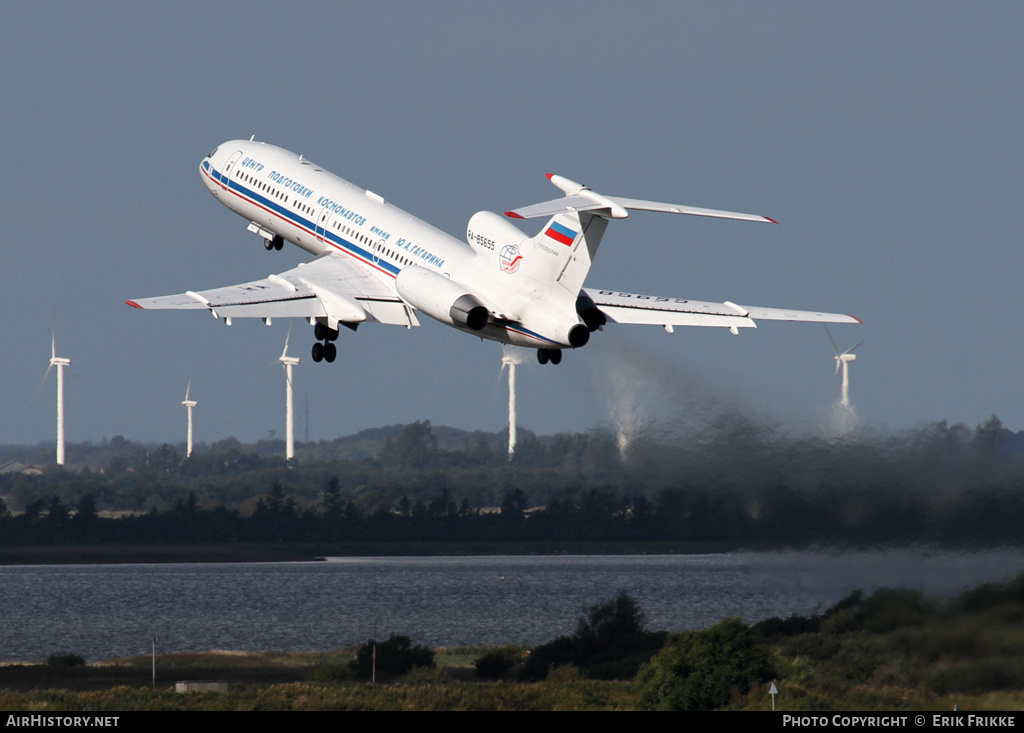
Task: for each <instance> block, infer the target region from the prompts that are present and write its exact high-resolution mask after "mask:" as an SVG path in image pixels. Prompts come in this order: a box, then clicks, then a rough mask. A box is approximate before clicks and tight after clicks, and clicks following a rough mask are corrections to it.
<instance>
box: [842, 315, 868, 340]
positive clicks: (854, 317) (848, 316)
mask: <svg viewBox="0 0 1024 733" xmlns="http://www.w3.org/2000/svg"><path fill="white" fill-rule="evenodd" d="M846 317H847V318H852V319H853V320H855V321H856V322H857V323H864V321H862V320H861V319H859V318H857V316H851V315H850V314H849V313H847V314H846ZM859 345H860V344H858V346H859Z"/></svg>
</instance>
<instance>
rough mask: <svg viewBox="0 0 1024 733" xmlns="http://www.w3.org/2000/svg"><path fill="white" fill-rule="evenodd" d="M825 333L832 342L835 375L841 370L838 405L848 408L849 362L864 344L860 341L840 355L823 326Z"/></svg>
mask: <svg viewBox="0 0 1024 733" xmlns="http://www.w3.org/2000/svg"><path fill="white" fill-rule="evenodd" d="M825 333H827V334H828V340H829V341H831V342H832V350H833V351H834V352H836V357H835V358H836V374H837V375H838V374H839V369H840V368H842V370H843V386H842V390H841V392H840V397H839V404H840V405H842V406H843V407H849V406H850V362H851V361H856V360H857V355H856V354H854V353H853V350H854V349H856V348H857V346H860V344H862V343H864V342H863V341H861V342H860V343H858V344H857V345H856V346H851V347H850V348H848V349H847V350H846V351H843V352H842V353H840V351H839V347H838V346H836V340H835V339H834V338H832V332H831V331H829V330H828V326H825Z"/></svg>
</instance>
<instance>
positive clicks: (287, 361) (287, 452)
mask: <svg viewBox="0 0 1024 733" xmlns="http://www.w3.org/2000/svg"><path fill="white" fill-rule="evenodd" d="M291 337H292V329H291V326H289V327H288V335H287V336H285V338H284V350H283V351H282V352H281V356H279V357H278V359H277V361H279V362H281V365H282V366H283V367H284V377H285V395H286V399H285V411H286V416H285V439H284V457H285V459H286V460H287V461H288V462H289V463H290V462H291V461H292V459H293V458H295V420H294V415H293V402H294V401H293V398H292V367H294V366H295V365H296V364H298V363H299V357H297V356H288V340H289V339H290V338H291ZM271 363H273V362H271Z"/></svg>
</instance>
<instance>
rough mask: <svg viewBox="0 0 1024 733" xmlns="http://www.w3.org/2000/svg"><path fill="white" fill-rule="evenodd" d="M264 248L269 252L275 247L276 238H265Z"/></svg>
mask: <svg viewBox="0 0 1024 733" xmlns="http://www.w3.org/2000/svg"><path fill="white" fill-rule="evenodd" d="M263 249H265V250H267V252H269V251H270V250H272V249H274V240H273V239H264V240H263Z"/></svg>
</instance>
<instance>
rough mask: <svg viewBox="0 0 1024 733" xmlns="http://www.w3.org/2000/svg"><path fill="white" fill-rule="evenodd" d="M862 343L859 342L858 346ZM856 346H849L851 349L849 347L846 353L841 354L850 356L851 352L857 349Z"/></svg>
mask: <svg viewBox="0 0 1024 733" xmlns="http://www.w3.org/2000/svg"><path fill="white" fill-rule="evenodd" d="M862 343H864V342H863V341H861V342H860V344H862ZM860 344H857V346H860ZM857 346H851V347H850V348H848V349H847V350H846V351H844V352H843V354H851V353H853V350H854V349H856V348H857Z"/></svg>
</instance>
